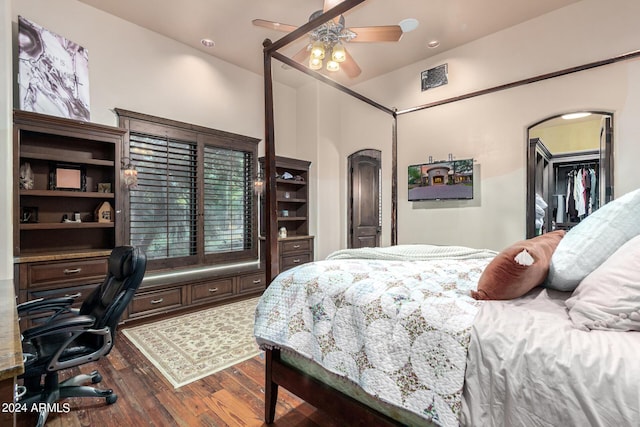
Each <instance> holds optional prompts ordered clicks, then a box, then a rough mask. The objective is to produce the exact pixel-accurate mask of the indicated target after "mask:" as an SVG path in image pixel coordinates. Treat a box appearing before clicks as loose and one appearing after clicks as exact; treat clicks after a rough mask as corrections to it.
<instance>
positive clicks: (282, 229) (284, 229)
mask: <svg viewBox="0 0 640 427" xmlns="http://www.w3.org/2000/svg"><path fill="white" fill-rule="evenodd" d="M278 237H279V238H281V239H286V238H287V227H280V230H278Z"/></svg>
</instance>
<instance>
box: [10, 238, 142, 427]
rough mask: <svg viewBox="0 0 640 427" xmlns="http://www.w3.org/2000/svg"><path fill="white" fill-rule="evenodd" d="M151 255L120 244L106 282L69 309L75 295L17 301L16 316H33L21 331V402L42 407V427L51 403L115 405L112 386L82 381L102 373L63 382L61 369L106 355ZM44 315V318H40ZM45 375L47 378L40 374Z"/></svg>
mask: <svg viewBox="0 0 640 427" xmlns="http://www.w3.org/2000/svg"><path fill="white" fill-rule="evenodd" d="M146 264H147V258H146V255H145V254H144V252H143V251H142V250H141V249H139V248H134V247H131V246H121V247H117V248H115V249H113V251H112V252H111V255H110V256H109V270H108V272H107V277H106V278H105V280H104V282H103V283H102V284H101V285H100V286H99V287H97V288H96V289H95V290H94V291H93V292H92V293H91V294H90V295H89V296H88V297H87V299H86V300H85V301H84V302H83V303H82V306H81V307H80V309H74V308H71V305H72V304H73V302H74V300H73V298H66V297H65V298H52V299H39V300H34V301H28V302H26V303H23V304H19V305H18V315H19V316H24V315H33V314H35V315H36V316H35V317H34V319H36V320H34V323H35V324H36V325H35V326H33V327H32V328H29V329H27V330H25V331H22V351H23V354H24V369H25V372H24V374H22V375H21V376H20V377H19V378H22V379H23V386H22V393H23V395H22V397H20V399H19V403H20V404H21V405H23V404H25V405H26V407H27V408H32V407H33V404H34V403H36V404H40V403H45V404H46V405H38V408H39V409H40V408H41V409H42V411H40V413H39V417H38V424H37V426H39V427H40V426H43V425H44V423H45V422H46V420H47V417H48V415H49V408H51V407H55V405H53V403H55V402H57V401H58V400H60V399H64V398H66V397H103V398H105V399H106V402H107V404H112V403H115V401H116V400H117V398H118V397H117V396H116V395H115V394H114V393H113V390H99V389H96V388H93V387H89V386H83V385H82V384H85V383H88V382H89V381H90V382H91V383H93V384H97V383H99V382H100V381H102V377H101V376H100V374H99V373H98V371H93V372H91V373H90V374H82V375H78V376H75V377H72V378H69V379H67V380H64V381H62V382H59V379H58V371H60V370H62V369H67V368H71V367H74V366H78V365H82V364H85V363H89V362H94V361H96V360H98V359H99V358H100V357H102V356H104V355H106V354H108V353H109V352H110V351H111V348H112V347H113V344H114V339H115V334H116V327H117V326H118V322H119V321H120V316H121V315H122V313H123V312H124V310H125V308H126V307H127V305H128V304H129V302H130V301H131V299H132V298H133V295H134V293H135V292H136V290H137V289H138V287H139V286H140V283H141V282H142V278H143V276H144V272H145V268H146ZM38 316H40V317H38ZM43 375H44V381H42V376H43Z"/></svg>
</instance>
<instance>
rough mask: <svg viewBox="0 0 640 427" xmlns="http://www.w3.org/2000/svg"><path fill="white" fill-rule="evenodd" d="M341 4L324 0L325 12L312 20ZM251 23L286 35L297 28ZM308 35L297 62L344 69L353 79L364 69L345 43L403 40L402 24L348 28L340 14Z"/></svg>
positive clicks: (296, 55) (320, 12)
mask: <svg viewBox="0 0 640 427" xmlns="http://www.w3.org/2000/svg"><path fill="white" fill-rule="evenodd" d="M341 2H342V0H324V6H323V8H322V10H318V11H316V12H314V13H313V14H311V16H310V17H309V21H311V20H312V19H315V18H317V17H318V16H320V15H321V14H323V13H324V12H326V11H327V10H329V9H331V8H333V7H334V6H336V5H337V4H339V3H341ZM252 22H253V25H256V26H258V27H264V28H269V29H272V30H278V31H284V32H291V31H293V30H295V29H296V28H298V27H296V26H294V25H288V24H282V23H279V22H273V21H266V20H264V19H254V20H253V21H252ZM308 35H309V43H308V44H306V45H305V46H304V47H303V48H302V49H300V51H298V53H296V54H295V55H293V59H294V60H295V61H297V62H299V63H301V64H305V65H307V66H308V67H309V68H311V69H312V70H320V69H322V68H323V66H324V67H325V68H326V69H327V70H328V71H338V70H340V69H342V70H343V71H344V72H345V74H346V75H347V76H349V77H350V78H354V77H357V76H358V75H360V73H361V72H362V70H361V69H360V67H359V66H358V64H357V63H356V61H355V60H354V59H353V58H352V57H351V55H350V54H349V52H347V50H346V49H345V47H344V45H343V43H368V42H384V41H391V42H397V41H399V40H400V38H401V37H402V28H400V26H399V25H381V26H375V27H349V28H347V27H346V26H345V20H344V16H342V15H340V16H339V17H336V18H334V19H333V20H331V21H329V22H326V23H324V24H322V25H320V26H319V27H317V28H315V29H313V30H312V31H310V32H309V33H308Z"/></svg>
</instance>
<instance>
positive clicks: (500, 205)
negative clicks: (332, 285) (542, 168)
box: [318, 0, 640, 251]
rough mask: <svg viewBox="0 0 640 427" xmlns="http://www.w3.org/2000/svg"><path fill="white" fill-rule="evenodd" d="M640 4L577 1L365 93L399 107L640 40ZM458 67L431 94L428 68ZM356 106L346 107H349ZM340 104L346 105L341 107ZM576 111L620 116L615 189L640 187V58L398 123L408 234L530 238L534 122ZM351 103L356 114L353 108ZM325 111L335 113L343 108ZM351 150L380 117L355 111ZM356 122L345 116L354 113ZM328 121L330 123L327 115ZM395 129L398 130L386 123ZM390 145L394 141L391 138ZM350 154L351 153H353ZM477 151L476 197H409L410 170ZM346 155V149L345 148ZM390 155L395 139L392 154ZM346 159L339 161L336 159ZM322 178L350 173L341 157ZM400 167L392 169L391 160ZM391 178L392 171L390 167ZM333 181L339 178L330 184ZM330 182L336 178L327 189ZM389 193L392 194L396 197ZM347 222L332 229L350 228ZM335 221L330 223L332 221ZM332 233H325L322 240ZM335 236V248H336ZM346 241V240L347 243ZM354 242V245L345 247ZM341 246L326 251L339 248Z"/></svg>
mask: <svg viewBox="0 0 640 427" xmlns="http://www.w3.org/2000/svg"><path fill="white" fill-rule="evenodd" d="M639 19H640V2H638V1H637V0H616V1H614V2H603V1H600V0H583V1H581V2H578V3H575V4H572V5H570V6H568V7H565V8H563V9H560V10H558V11H555V12H552V13H550V14H548V15H545V16H542V17H539V18H536V19H534V20H531V21H529V22H526V23H523V24H521V25H518V26H516V27H512V28H510V29H507V30H505V31H502V32H499V33H496V34H493V35H491V36H488V37H485V38H483V39H481V40H478V41H475V42H473V43H470V44H468V45H465V46H462V47H460V48H458V49H454V50H451V51H448V52H445V53H443V54H441V55H439V56H437V57H435V58H433V59H431V60H428V61H423V62H420V63H416V64H413V65H411V66H409V67H406V68H403V69H400V70H397V71H396V72H394V73H391V74H388V75H385V76H382V77H380V78H377V79H374V80H371V81H368V82H366V83H363V84H361V85H360V86H359V87H358V88H356V90H357V91H359V92H361V93H363V94H364V95H365V96H368V97H370V98H371V99H373V100H375V101H378V102H380V103H382V104H383V105H386V106H389V107H398V108H400V109H403V108H409V107H413V106H417V105H423V104H427V103H430V102H433V101H436V100H439V99H446V98H449V97H452V96H455V95H461V94H465V93H469V92H472V91H477V90H481V89H485V88H489V87H492V86H496V85H499V84H504V83H509V82H512V81H516V80H520V79H524V78H527V77H532V76H536V75H539V74H544V73H548V72H552V71H557V70H560V69H564V68H568V67H572V66H577V65H582V64H585V63H589V62H593V61H597V60H601V59H607V58H610V57H613V56H617V55H620V54H623V53H626V52H629V51H632V50H635V49H638V48H640V32H638V31H637V29H636V28H637V22H638V20H639ZM442 63H448V64H449V84H448V85H447V86H443V87H440V88H436V89H432V90H429V91H425V92H421V91H420V90H419V89H417V88H419V76H420V72H421V71H423V70H425V69H428V68H431V67H433V66H436V65H440V64H442ZM350 105H351V103H350V102H345V103H344V104H343V109H342V113H343V114H344V113H346V112H347V110H348V108H347V106H350ZM334 109H335V107H334ZM575 110H600V111H610V112H613V113H614V144H615V154H614V155H615V177H614V178H615V196H620V195H622V194H624V193H626V192H628V191H631V190H633V189H635V188H638V187H640V175H639V174H637V173H634V171H635V170H636V169H637V161H638V160H637V159H639V158H640V144H639V143H638V141H639V136H640V121H638V120H637V117H639V116H640V61H639V60H633V61H627V62H623V63H617V64H614V65H609V66H605V67H601V68H597V69H593V70H590V71H583V72H580V73H575V74H571V75H567V76H564V77H560V78H556V79H552V80H546V81H543V82H539V83H535V84H530V85H527V86H522V87H518V88H515V89H509V90H506V91H501V92H497V93H494V94H490V95H484V96H480V97H477V98H474V99H469V100H465V101H459V102H455V103H452V104H447V105H442V106H439V107H435V108H431V109H427V110H423V111H420V112H414V113H410V114H406V115H401V116H400V117H399V119H398V202H399V206H398V227H399V230H398V241H399V243H401V244H402V243H432V244H452V245H465V246H472V247H486V248H491V249H497V250H499V249H502V248H504V247H506V246H508V245H510V244H511V243H513V242H515V241H516V240H520V239H523V238H524V237H525V231H526V227H525V208H526V190H525V184H526V175H525V166H526V156H525V147H526V145H525V144H526V139H527V127H528V126H530V125H532V124H533V123H535V122H538V121H539V120H541V119H544V118H547V117H549V116H552V115H557V114H560V113H564V112H568V111H575ZM349 111H350V110H349ZM321 114H327V115H328V116H330V117H333V116H334V113H333V111H326V110H323V111H321ZM348 117H349V120H351V123H350V128H349V129H356V131H352V130H349V131H347V130H343V133H342V135H341V137H340V139H341V140H340V141H338V142H336V143H339V144H340V145H341V146H343V145H346V146H352V145H354V141H353V139H356V140H357V141H360V143H361V144H362V145H367V144H366V140H367V139H369V138H370V136H369V135H367V134H366V132H367V131H368V130H369V129H370V128H371V126H372V125H373V124H375V125H378V124H379V123H376V122H377V118H376V117H375V116H374V115H372V114H370V113H365V114H362V115H359V114H354V115H349V116H348ZM344 120H345V119H344V118H343V121H344ZM320 122H321V123H322V122H323V120H322V119H320ZM380 132H381V133H382V134H385V136H386V135H389V140H390V132H391V126H390V125H389V127H388V130H386V128H385V130H382V129H381V130H380ZM380 146H385V145H384V143H383V142H380ZM345 151H348V150H345ZM448 153H452V154H453V155H454V157H455V158H459V159H462V158H468V157H473V158H475V159H476V160H477V163H476V167H475V182H476V189H475V196H476V197H475V198H474V200H473V201H459V202H458V201H457V202H419V203H409V202H408V201H407V186H406V184H405V183H406V182H407V166H408V165H409V164H414V163H417V162H422V161H425V162H426V161H427V160H428V156H429V155H432V156H433V158H434V159H443V158H446V157H447V155H448ZM339 155H340V156H341V159H344V156H345V153H339ZM389 157H390V151H389V146H386V148H385V151H383V159H384V158H389ZM334 163H335V162H334ZM321 166H325V167H327V168H329V169H328V170H326V171H323V172H322V175H321V176H320V177H321V178H323V177H325V176H335V175H336V174H340V173H341V169H340V168H341V166H340V165H339V164H337V163H336V164H331V163H330V162H326V163H325V164H322V165H321ZM386 167H387V168H388V167H389V165H386ZM385 176H387V177H388V176H390V172H389V170H388V169H386V170H385ZM329 184H330V188H331V189H333V188H334V187H335V185H334V184H333V183H332V182H330V183H329ZM323 188H324V181H323V182H321V183H320V189H323ZM386 195H387V196H388V195H389V193H386ZM328 197H329V196H328V195H325V199H324V200H323V203H322V205H321V206H320V207H319V212H318V216H319V217H321V218H330V217H331V215H332V213H333V212H334V209H335V206H336V205H338V204H339V203H341V200H343V195H342V194H341V193H335V194H333V193H332V195H331V199H329V198H328ZM342 221H343V218H336V219H334V220H332V223H327V224H325V225H324V226H323V229H325V230H337V229H340V227H339V225H340V224H341V222H342ZM327 222H328V220H327ZM388 233H389V230H388V228H385V229H384V230H383V235H387V234H388ZM322 238H324V236H322ZM331 239H332V245H334V244H335V242H334V241H333V240H334V239H333V237H331ZM345 241H346V240H344V239H342V238H341V239H340V243H342V242H345ZM342 247H344V246H342ZM338 248H339V247H333V248H326V251H328V250H329V249H338Z"/></svg>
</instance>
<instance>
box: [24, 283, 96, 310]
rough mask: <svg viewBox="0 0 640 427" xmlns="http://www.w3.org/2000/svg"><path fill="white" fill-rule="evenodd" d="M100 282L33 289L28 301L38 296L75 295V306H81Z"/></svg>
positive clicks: (47, 297) (29, 293)
mask: <svg viewBox="0 0 640 427" xmlns="http://www.w3.org/2000/svg"><path fill="white" fill-rule="evenodd" d="M99 285H100V283H92V284H89V285H80V286H70V287H68V288H58V289H49V290H33V291H29V292H28V293H27V295H28V296H27V301H31V300H34V299H38V298H46V299H49V298H59V297H74V299H75V301H76V302H75V303H74V304H73V306H74V307H79V306H80V304H82V302H83V301H84V300H85V299H87V297H88V296H89V294H91V292H93V290H94V289H95V288H97V287H98V286H99Z"/></svg>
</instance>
